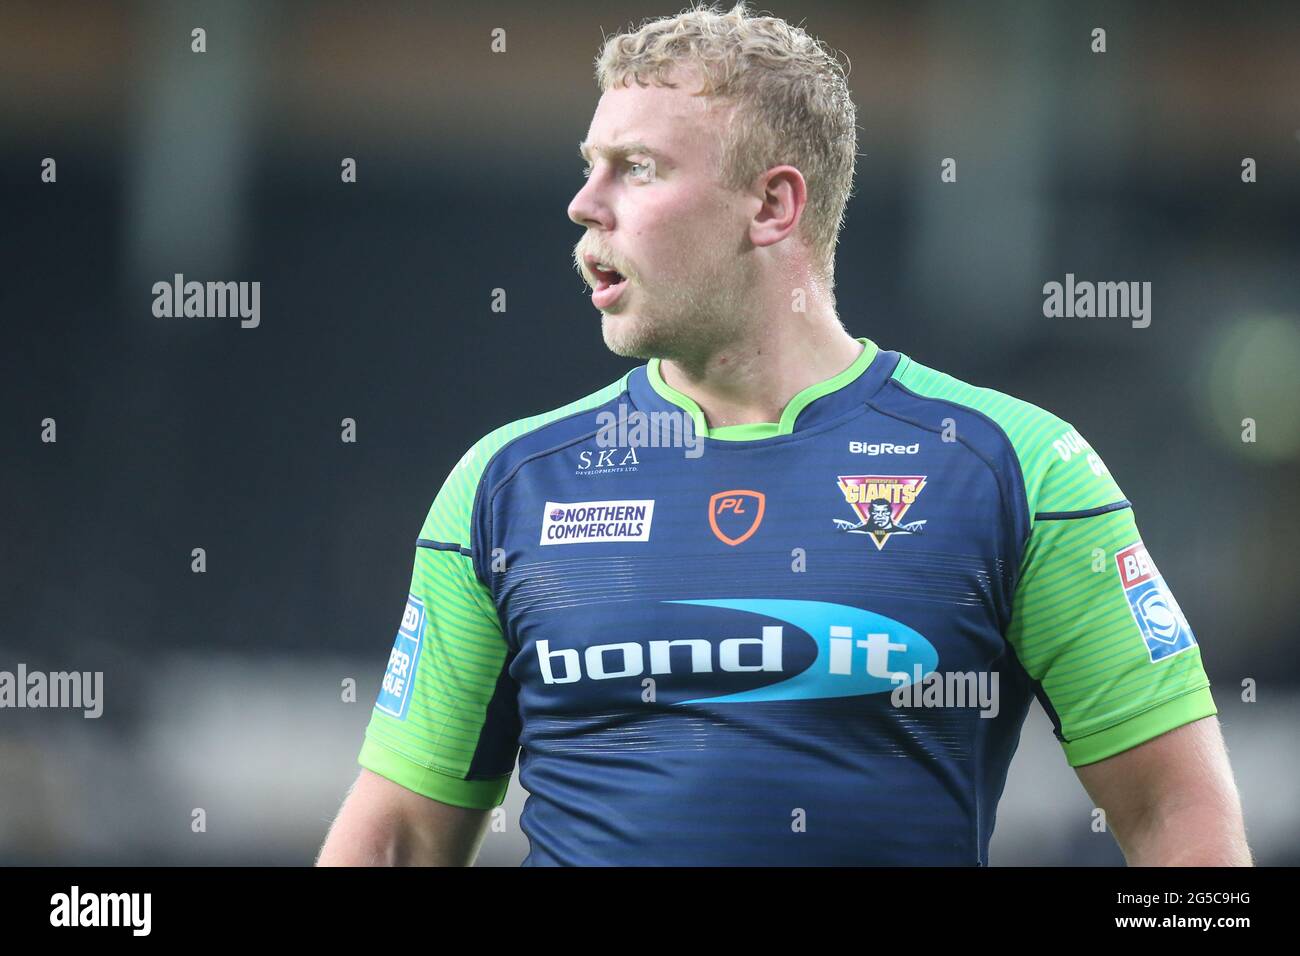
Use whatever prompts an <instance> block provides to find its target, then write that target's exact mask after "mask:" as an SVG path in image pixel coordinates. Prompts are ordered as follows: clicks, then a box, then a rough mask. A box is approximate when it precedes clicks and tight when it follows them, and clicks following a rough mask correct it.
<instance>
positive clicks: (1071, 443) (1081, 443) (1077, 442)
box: [1052, 428, 1107, 478]
mask: <svg viewBox="0 0 1300 956" xmlns="http://www.w3.org/2000/svg"><path fill="white" fill-rule="evenodd" d="M1052 448H1053V449H1055V451H1056V454H1057V457H1059V458H1060V459H1061V461H1069V460H1070V459H1071V458H1073V457H1074V456H1075V455H1082V454H1083V453H1084V452H1087V454H1088V467H1089V468H1091V469H1092V473H1093V474H1094V475H1096V476H1097V477H1098V478H1101V477H1103V476H1104V475H1106V473H1107V472H1106V464H1105V462H1103V461H1102V460H1101V457H1100V456H1099V455H1098V454H1097V453H1096V452H1095V451H1093V450H1092V446H1091V445H1089V444H1088V441H1087V439H1085V438H1084V437H1083V436H1082V435H1080V434H1079V432H1078V431H1077V430H1075V429H1073V428H1071V429H1070V430H1069V431H1068V432H1066V433H1065V434H1064V435H1062V436H1061V437H1060V438H1058V439H1056V441H1054V442H1052Z"/></svg>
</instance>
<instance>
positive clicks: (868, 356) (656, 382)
mask: <svg viewBox="0 0 1300 956" xmlns="http://www.w3.org/2000/svg"><path fill="white" fill-rule="evenodd" d="M856 341H858V342H861V343H862V351H861V352H860V353H858V357H857V358H856V359H854V360H853V364H852V365H850V366H849V367H848V368H846V369H845V370H844V371H842V372H840V373H839V374H837V375H833V376H831V377H830V378H828V379H826V380H825V381H821V382H817V383H815V384H813V385H809V386H808V387H807V388H805V389H804V390H803V391H801V392H799V393H797V394H796V395H795V396H794V397H793V398H791V399H790V401H789V402H788V403H787V404H786V406H785V409H784V410H783V411H782V412H781V419H780V421H776V422H753V423H750V424H745V425H720V426H718V427H716V428H709V427H708V424H707V422H706V420H705V417H704V412H703V410H702V409H701V408H700V406H699V405H698V404H696V402H695V400H694V399H693V398H691V397H690V396H689V395H686V394H684V393H682V392H679V391H678V390H677V389H675V388H673V387H672V386H671V385H669V384H668V383H667V382H665V381H664V379H663V374H662V373H661V372H660V370H659V364H660V360H659V359H657V358H652V359H651V360H650V361H649V362H648V363H647V364H646V378H647V379H648V380H649V382H650V387H651V388H653V389H654V391H655V393H656V394H657V395H658V396H659V397H660V398H662V399H663V400H665V401H667V402H669V403H671V404H673V405H676V406H677V407H678V408H680V409H681V410H682V411H684V412H686V413H687V414H688V415H690V416H691V420H692V423H693V425H694V428H695V434H696V435H698V436H700V437H702V438H713V439H718V440H720V441H757V440H760V439H764V438H774V437H776V436H779V435H790V434H793V433H794V430H795V422H796V421H797V420H798V418H799V415H800V413H801V412H803V411H804V409H806V408H807V407H808V406H809V405H811V404H812V403H813V402H815V401H817V400H818V399H819V398H825V397H826V396H827V395H831V394H833V393H835V392H838V391H840V390H841V389H843V388H845V387H847V386H848V385H851V384H852V383H853V382H856V381H857V380H858V379H859V378H861V377H862V375H863V373H864V372H866V370H867V369H868V368H870V367H871V364H872V362H874V361H875V359H876V357H877V355H879V354H880V349H879V348H878V347H877V345H876V343H875V342H873V341H871V339H869V338H867V337H866V336H859V337H857V339H856Z"/></svg>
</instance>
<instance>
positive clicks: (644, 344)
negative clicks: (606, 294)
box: [600, 310, 658, 359]
mask: <svg viewBox="0 0 1300 956" xmlns="http://www.w3.org/2000/svg"><path fill="white" fill-rule="evenodd" d="M600 333H601V336H602V337H603V338H604V339H605V348H607V349H609V350H610V351H611V352H613V353H614V354H615V355H619V356H622V357H623V358H639V359H649V358H654V357H655V355H656V354H658V353H657V350H656V349H655V347H654V343H653V342H652V341H651V340H652V338H653V337H652V336H648V335H646V334H645V333H646V330H645V329H644V328H643V326H642V322H641V318H640V317H639V316H638V315H637V314H636V313H635V312H631V311H626V310H625V311H622V312H602V313H601V315H600Z"/></svg>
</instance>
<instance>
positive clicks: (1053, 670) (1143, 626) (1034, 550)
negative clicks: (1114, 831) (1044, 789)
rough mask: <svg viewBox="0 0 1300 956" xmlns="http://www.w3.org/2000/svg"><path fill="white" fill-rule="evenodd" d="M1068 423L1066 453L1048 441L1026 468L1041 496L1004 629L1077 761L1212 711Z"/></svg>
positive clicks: (1124, 523)
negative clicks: (1032, 465) (1033, 468)
mask: <svg viewBox="0 0 1300 956" xmlns="http://www.w3.org/2000/svg"><path fill="white" fill-rule="evenodd" d="M1058 421H1059V420H1058ZM1061 425H1062V426H1063V427H1065V428H1068V426H1066V425H1065V424H1064V423H1061ZM1068 434H1071V435H1073V436H1074V437H1073V438H1072V439H1071V440H1070V447H1065V448H1064V449H1063V450H1064V451H1065V452H1066V454H1062V448H1059V447H1058V448H1055V449H1052V450H1051V454H1048V455H1043V456H1041V457H1039V458H1038V459H1037V461H1036V464H1037V470H1036V471H1035V472H1033V473H1032V474H1029V473H1027V474H1026V483H1027V485H1029V486H1030V487H1035V488H1036V489H1037V495H1036V496H1035V497H1034V498H1033V499H1031V501H1030V503H1031V516H1032V517H1033V522H1032V531H1031V533H1030V536H1029V542H1028V545H1027V547H1026V550H1025V553H1024V556H1023V559H1022V561H1021V567H1020V576H1019V581H1018V585H1017V589H1016V593H1015V598H1014V601H1013V607H1012V618H1011V624H1010V627H1009V628H1008V631H1007V640H1008V641H1009V642H1010V643H1011V644H1012V646H1013V647H1014V648H1015V650H1016V653H1017V655H1018V656H1019V658H1020V662H1021V664H1022V665H1023V666H1024V667H1025V669H1026V671H1028V673H1029V675H1030V676H1031V677H1033V678H1034V680H1036V681H1037V682H1038V683H1039V685H1040V686H1041V688H1042V693H1043V696H1044V698H1045V699H1046V701H1047V702H1048V703H1049V704H1050V709H1051V711H1052V717H1053V722H1054V724H1055V726H1056V735H1057V737H1058V738H1059V739H1060V741H1061V745H1062V747H1063V748H1064V749H1065V755H1066V759H1067V760H1068V761H1069V763H1070V765H1071V766H1073V767H1078V766H1081V765H1083V764H1088V763H1093V762H1095V761H1098V760H1103V759H1105V758H1106V757H1110V756H1113V755H1114V754H1117V753H1120V752H1121V751H1124V750H1127V749H1129V748H1131V747H1135V746H1137V745H1138V744H1141V743H1144V742H1146V741H1148V740H1150V739H1152V738H1153V737H1157V736H1159V735H1160V734H1163V733H1165V732H1167V731H1170V730H1173V729H1174V728H1175V727H1179V726H1181V725H1183V724H1186V723H1190V722H1191V721H1194V720H1199V719H1200V718H1202V717H1208V716H1211V715H1213V714H1215V713H1217V711H1216V709H1215V706H1214V700H1213V698H1212V697H1211V695H1210V690H1209V680H1208V679H1207V678H1206V675H1205V670H1204V668H1203V666H1202V663H1201V653H1200V648H1199V646H1198V645H1197V643H1196V639H1195V636H1194V635H1193V633H1192V630H1191V627H1190V625H1188V623H1187V620H1186V617H1185V616H1184V615H1183V612H1182V610H1181V609H1180V608H1179V607H1178V602H1177V601H1176V600H1175V598H1174V596H1173V593H1172V591H1170V589H1169V587H1168V585H1167V583H1166V582H1165V581H1164V579H1163V577H1162V576H1161V575H1160V573H1159V570H1158V569H1157V568H1156V566H1155V564H1154V562H1153V561H1152V560H1151V559H1150V557H1149V555H1147V554H1146V549H1145V546H1144V545H1143V543H1142V539H1141V535H1140V534H1139V533H1138V528H1137V525H1136V523H1135V520H1134V516H1133V509H1132V507H1131V506H1130V505H1129V503H1128V502H1127V500H1126V499H1125V498H1124V496H1123V494H1122V493H1121V492H1120V490H1119V487H1118V485H1116V484H1115V482H1114V480H1113V479H1112V478H1111V477H1110V473H1109V471H1108V470H1107V469H1106V467H1105V465H1104V463H1102V461H1101V459H1100V458H1099V457H1097V455H1096V453H1095V452H1093V451H1092V449H1091V448H1090V447H1089V446H1088V445H1087V443H1086V441H1083V440H1082V439H1081V438H1078V433H1077V432H1076V431H1074V430H1073V429H1069V432H1068ZM1071 448H1073V449H1074V450H1073V451H1071ZM1031 461H1034V459H1031ZM1139 565H1140V567H1141V569H1142V573H1141V574H1139V573H1138V568H1139ZM1139 579H1140V581H1139ZM1134 582H1138V583H1134Z"/></svg>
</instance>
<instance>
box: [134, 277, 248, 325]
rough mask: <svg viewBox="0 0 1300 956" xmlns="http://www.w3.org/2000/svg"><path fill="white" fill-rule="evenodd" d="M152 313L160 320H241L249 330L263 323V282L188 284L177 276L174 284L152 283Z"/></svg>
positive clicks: (240, 322)
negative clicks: (236, 318)
mask: <svg viewBox="0 0 1300 956" xmlns="http://www.w3.org/2000/svg"><path fill="white" fill-rule="evenodd" d="M153 295H154V300H153V314H154V316H155V317H156V318H159V319H172V318H176V319H179V318H195V319H225V318H235V317H236V316H237V317H238V318H239V320H240V321H239V324H240V326H242V327H243V328H246V329H255V328H257V327H258V326H259V325H260V324H261V323H262V283H260V282H197V281H193V280H192V281H190V282H186V281H185V276H184V275H183V274H181V273H179V272H178V273H176V275H175V276H174V277H173V278H172V281H171V282H155V283H154V284H153Z"/></svg>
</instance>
